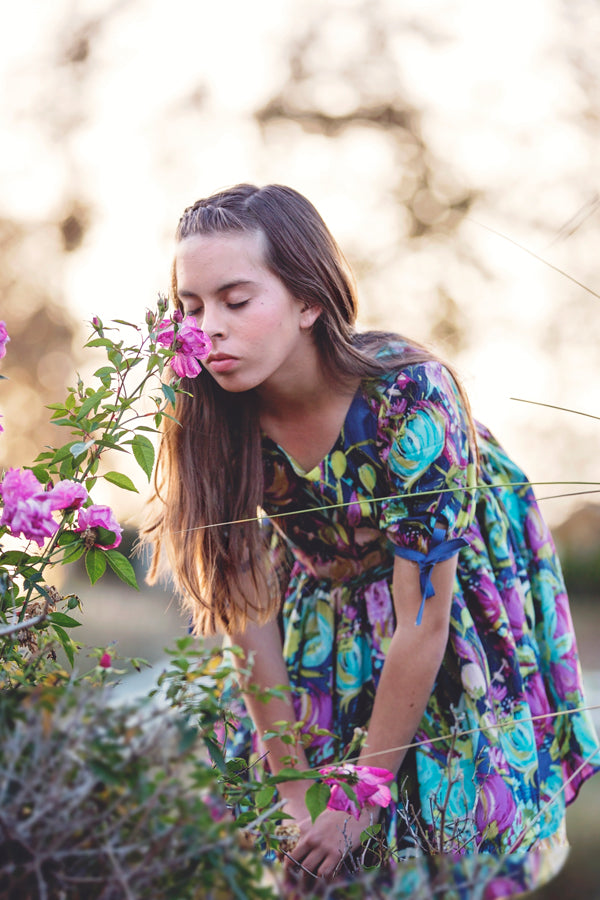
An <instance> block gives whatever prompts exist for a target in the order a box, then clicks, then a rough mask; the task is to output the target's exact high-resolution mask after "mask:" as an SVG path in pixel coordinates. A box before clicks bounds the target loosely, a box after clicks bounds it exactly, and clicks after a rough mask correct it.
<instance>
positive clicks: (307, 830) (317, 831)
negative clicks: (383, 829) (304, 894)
mask: <svg viewBox="0 0 600 900" xmlns="http://www.w3.org/2000/svg"><path fill="white" fill-rule="evenodd" d="M377 813H378V810H376V809H373V808H372V807H371V808H365V809H363V811H362V812H361V815H360V818H359V819H358V820H357V819H355V818H354V817H353V816H351V815H350V814H349V813H347V812H341V811H339V810H336V809H326V810H325V811H324V812H322V813H321V815H320V816H319V817H318V818H317V819H316V821H315V823H314V825H313V824H311V821H310V819H305V820H304V821H303V822H300V823H299V825H300V840H299V841H298V843H297V844H296V846H295V848H294V850H293V851H292V852H291V853H290V855H289V857H288V859H287V860H286V868H287V869H288V871H289V873H290V875H293V876H294V878H295V879H297V880H298V881H300V882H304V884H305V885H308V884H309V883H310V881H311V880H312V879H311V876H313V877H314V878H324V879H325V880H326V881H331V880H332V879H333V878H334V877H335V876H336V874H337V872H338V871H339V868H340V866H341V863H342V861H343V859H344V857H345V856H347V854H348V853H351V852H352V851H353V850H356V849H357V848H358V847H359V846H360V836H361V834H362V832H363V831H364V830H365V828H368V827H369V826H370V825H373V824H374V823H375V822H376V821H377ZM298 864H301V866H300V867H299V865H298Z"/></svg>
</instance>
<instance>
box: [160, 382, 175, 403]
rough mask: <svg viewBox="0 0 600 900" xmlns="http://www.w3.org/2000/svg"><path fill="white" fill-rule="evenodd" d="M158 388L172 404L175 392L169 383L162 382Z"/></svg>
mask: <svg viewBox="0 0 600 900" xmlns="http://www.w3.org/2000/svg"><path fill="white" fill-rule="evenodd" d="M160 389H161V391H162V392H163V394H164V395H165V397H166V399H167V400H168V401H169V403H171V404H172V405H173V406H174V405H175V400H176V394H175V391H174V390H173V388H172V387H171V385H170V384H164V383H163V384H161V386H160Z"/></svg>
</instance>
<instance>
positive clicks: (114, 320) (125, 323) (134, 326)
mask: <svg viewBox="0 0 600 900" xmlns="http://www.w3.org/2000/svg"><path fill="white" fill-rule="evenodd" d="M112 321H113V322H117V323H118V324H119V325H128V326H129V327H130V328H135V330H136V331H139V330H140V327H139V325H135V324H134V323H133V322H126V321H125V319H113V320H112Z"/></svg>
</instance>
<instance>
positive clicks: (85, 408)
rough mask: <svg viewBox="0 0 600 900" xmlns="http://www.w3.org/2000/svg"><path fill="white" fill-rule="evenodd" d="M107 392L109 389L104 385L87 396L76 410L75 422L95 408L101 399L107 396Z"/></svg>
mask: <svg viewBox="0 0 600 900" xmlns="http://www.w3.org/2000/svg"><path fill="white" fill-rule="evenodd" d="M109 393H110V391H108V390H107V389H106V388H105V387H102V388H100V390H98V391H94V393H93V394H92V395H91V396H90V397H87V398H86V399H85V400H84V401H83V403H82V404H81V406H80V407H79V409H78V411H77V422H81V420H82V419H85V418H86V417H87V416H88V415H89V413H90V412H91V411H92V410H93V409H97V408H98V407H99V406H100V403H101V402H102V400H103V399H104V398H105V397H106V396H108V394H109Z"/></svg>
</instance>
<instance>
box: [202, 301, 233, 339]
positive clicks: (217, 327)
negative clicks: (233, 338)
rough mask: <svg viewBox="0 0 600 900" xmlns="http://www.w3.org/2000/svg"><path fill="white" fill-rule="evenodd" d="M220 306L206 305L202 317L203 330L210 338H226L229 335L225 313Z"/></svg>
mask: <svg viewBox="0 0 600 900" xmlns="http://www.w3.org/2000/svg"><path fill="white" fill-rule="evenodd" d="M220 307H221V305H220V304H215V305H213V304H208V303H207V304H206V305H205V307H204V314H203V316H202V326H201V327H202V330H203V331H205V332H206V334H207V335H208V336H209V338H211V339H212V338H224V337H225V336H226V334H227V328H226V324H225V317H224V311H223V309H222V308H220Z"/></svg>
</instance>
